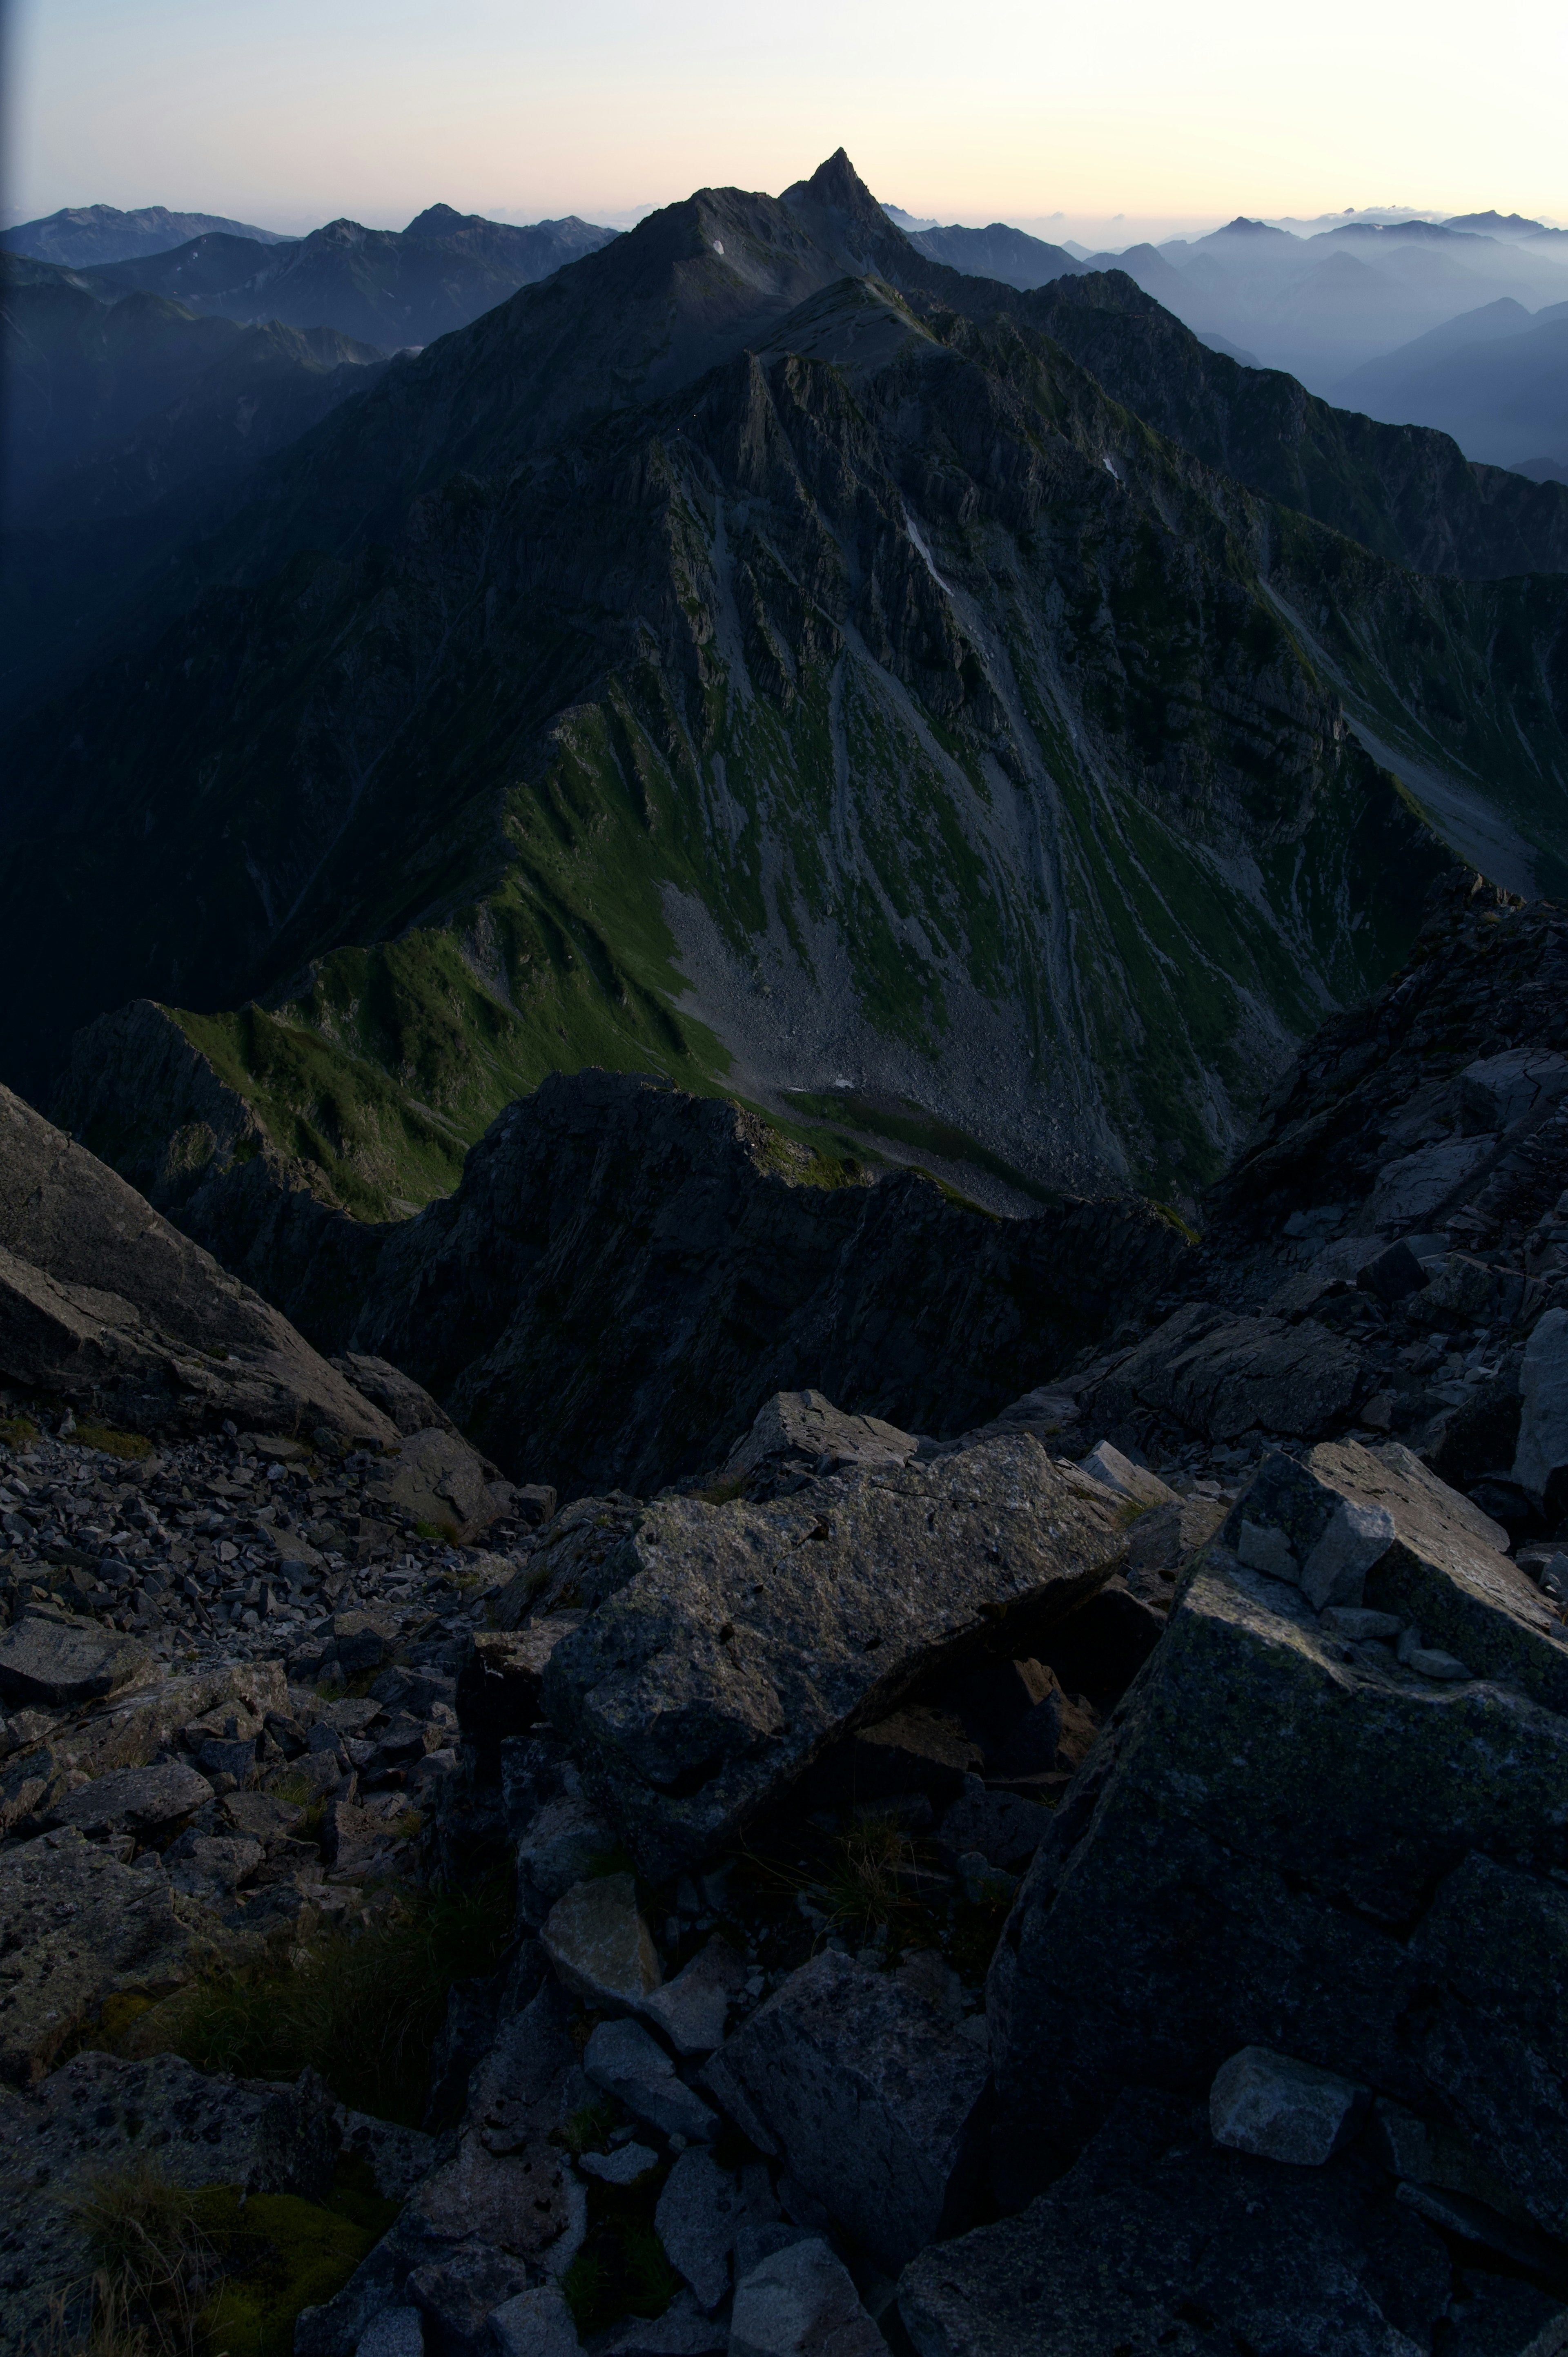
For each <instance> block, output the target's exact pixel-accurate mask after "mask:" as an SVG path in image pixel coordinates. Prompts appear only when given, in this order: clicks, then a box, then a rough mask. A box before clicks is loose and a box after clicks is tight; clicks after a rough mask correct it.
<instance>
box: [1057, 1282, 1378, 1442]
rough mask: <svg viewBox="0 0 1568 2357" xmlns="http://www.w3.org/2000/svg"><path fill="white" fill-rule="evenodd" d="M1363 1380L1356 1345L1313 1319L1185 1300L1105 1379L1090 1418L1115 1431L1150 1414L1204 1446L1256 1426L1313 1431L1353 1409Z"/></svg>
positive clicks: (1272, 1430)
mask: <svg viewBox="0 0 1568 2357" xmlns="http://www.w3.org/2000/svg"><path fill="white" fill-rule="evenodd" d="M1360 1372H1361V1360H1360V1353H1359V1351H1358V1350H1357V1349H1356V1346H1355V1344H1354V1343H1353V1342H1348V1341H1347V1340H1345V1338H1344V1336H1343V1335H1340V1334H1336V1333H1334V1332H1333V1331H1332V1330H1331V1329H1329V1328H1328V1327H1326V1326H1320V1325H1319V1324H1318V1323H1317V1322H1316V1319H1314V1318H1303V1319H1302V1320H1301V1323H1300V1324H1299V1325H1296V1326H1291V1325H1288V1324H1286V1322H1285V1321H1284V1320H1283V1318H1267V1317H1262V1318H1238V1317H1236V1316H1234V1315H1233V1314H1231V1313H1230V1311H1228V1310H1222V1309H1216V1308H1212V1307H1211V1306H1210V1305H1209V1304H1208V1303H1206V1302H1188V1303H1187V1304H1186V1305H1185V1306H1184V1307H1183V1308H1180V1309H1178V1310H1176V1313H1175V1314H1174V1316H1172V1317H1170V1318H1166V1319H1165V1324H1164V1325H1163V1326H1157V1327H1156V1328H1155V1331H1154V1332H1153V1333H1152V1334H1150V1335H1148V1336H1147V1337H1146V1338H1145V1340H1143V1341H1142V1342H1140V1343H1139V1344H1138V1346H1137V1348H1136V1349H1135V1350H1133V1351H1130V1352H1129V1353H1128V1355H1127V1357H1126V1358H1124V1359H1123V1360H1122V1361H1121V1362H1120V1363H1119V1364H1118V1365H1117V1366H1116V1367H1115V1368H1114V1369H1113V1370H1112V1372H1111V1373H1109V1374H1108V1375H1107V1377H1106V1378H1105V1381H1104V1383H1102V1384H1101V1389H1100V1392H1099V1394H1098V1397H1097V1400H1096V1403H1095V1413H1096V1415H1097V1418H1098V1419H1099V1420H1100V1421H1101V1422H1103V1423H1121V1422H1122V1421H1123V1420H1124V1419H1128V1418H1132V1417H1135V1416H1136V1415H1138V1413H1139V1411H1140V1410H1146V1409H1151V1408H1152V1409H1154V1410H1155V1411H1156V1413H1158V1414H1160V1415H1170V1416H1175V1417H1176V1420H1177V1422H1178V1423H1181V1424H1185V1425H1186V1426H1187V1427H1188V1429H1189V1430H1190V1431H1193V1432H1201V1433H1204V1434H1206V1435H1207V1436H1208V1438H1209V1439H1210V1440H1234V1439H1235V1438H1236V1437H1238V1436H1239V1435H1240V1434H1241V1433H1243V1432H1251V1431H1253V1430H1255V1429H1256V1428H1258V1427H1259V1426H1261V1427H1262V1430H1263V1431H1264V1432H1279V1433H1311V1432H1320V1431H1321V1430H1322V1429H1323V1427H1324V1426H1325V1425H1328V1426H1332V1425H1333V1424H1334V1422H1335V1421H1336V1419H1337V1417H1339V1416H1341V1415H1344V1414H1345V1413H1346V1412H1347V1410H1348V1408H1349V1407H1350V1405H1351V1404H1352V1402H1353V1401H1354V1399H1355V1396H1356V1387H1357V1383H1358V1382H1359V1377H1360Z"/></svg>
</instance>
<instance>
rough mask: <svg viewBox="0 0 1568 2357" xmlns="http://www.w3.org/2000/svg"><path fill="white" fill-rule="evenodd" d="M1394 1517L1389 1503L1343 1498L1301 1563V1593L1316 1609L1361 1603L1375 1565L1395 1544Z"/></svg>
mask: <svg viewBox="0 0 1568 2357" xmlns="http://www.w3.org/2000/svg"><path fill="white" fill-rule="evenodd" d="M1393 1536H1394V1518H1393V1516H1392V1515H1391V1513H1390V1512H1389V1510H1388V1508H1387V1507H1386V1506H1368V1505H1361V1504H1359V1503H1358V1502H1357V1501H1356V1500H1354V1499H1353V1498H1342V1499H1341V1500H1340V1501H1339V1503H1338V1504H1337V1506H1336V1507H1335V1509H1334V1512H1333V1513H1332V1514H1331V1515H1330V1516H1329V1519H1328V1523H1327V1527H1326V1529H1325V1531H1324V1533H1323V1535H1322V1537H1321V1538H1320V1539H1319V1540H1318V1542H1317V1544H1316V1546H1315V1547H1314V1548H1313V1549H1312V1551H1311V1553H1310V1554H1309V1555H1308V1556H1307V1557H1306V1560H1305V1563H1304V1564H1303V1565H1302V1566H1301V1579H1300V1583H1299V1584H1300V1587H1301V1592H1302V1594H1303V1595H1304V1596H1305V1598H1306V1600H1307V1602H1308V1603H1309V1604H1310V1605H1311V1606H1312V1607H1313V1609H1314V1610H1315V1611H1318V1612H1321V1611H1322V1610H1323V1608H1324V1606H1325V1605H1326V1604H1348V1605H1358V1604H1359V1603H1360V1601H1361V1598H1362V1595H1363V1593H1364V1591H1365V1588H1366V1585H1367V1574H1368V1573H1369V1571H1370V1569H1371V1568H1372V1566H1373V1565H1374V1564H1375V1563H1377V1562H1379V1561H1380V1559H1381V1557H1382V1556H1384V1555H1387V1553H1388V1551H1389V1548H1390V1547H1391V1545H1392V1544H1393Z"/></svg>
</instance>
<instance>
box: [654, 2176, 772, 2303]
mask: <svg viewBox="0 0 1568 2357" xmlns="http://www.w3.org/2000/svg"><path fill="white" fill-rule="evenodd" d="M747 2215H748V2211H747V2205H746V2199H745V2196H744V2194H743V2192H742V2190H741V2186H740V2181H739V2179H737V2178H735V2177H732V2176H731V2175H730V2173H729V2171H728V2170H727V2169H720V2168H718V2167H717V2165H716V2164H715V2163H714V2160H713V2158H711V2156H710V2155H709V2154H707V2153H706V2152H702V2151H699V2150H696V2149H694V2148H693V2150H691V2151H688V2152H683V2153H682V2155H681V2156H680V2158H679V2159H678V2160H677V2161H676V2163H675V2166H674V2168H673V2169H671V2172H670V2175H669V2178H668V2179H667V2180H666V2183H665V2186H664V2190H663V2191H662V2192H661V2193H660V2196H659V2206H658V2208H657V2209H656V2210H655V2212H654V2213H653V2226H654V2232H655V2233H657V2234H658V2236H659V2239H660V2242H661V2243H662V2244H663V2245H664V2249H665V2253H666V2255H668V2257H669V2259H670V2262H671V2266H675V2267H678V2268H679V2270H680V2272H681V2273H682V2275H683V2276H685V2278H686V2281H687V2282H688V2283H689V2284H690V2285H691V2287H692V2290H693V2294H694V2295H695V2297H696V2299H697V2301H698V2303H699V2305H700V2306H702V2307H703V2308H709V2309H712V2308H717V2306H718V2305H719V2302H720V2301H721V2300H722V2299H723V2298H725V2295H726V2293H727V2292H728V2290H729V2287H730V2264H729V2255H730V2252H731V2250H732V2249H733V2247H734V2244H735V2238H736V2234H737V2233H739V2231H740V2228H741V2227H742V2225H744V2224H745V2223H746V2219H747Z"/></svg>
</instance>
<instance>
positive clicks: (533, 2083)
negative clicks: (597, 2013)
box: [467, 1979, 582, 2154]
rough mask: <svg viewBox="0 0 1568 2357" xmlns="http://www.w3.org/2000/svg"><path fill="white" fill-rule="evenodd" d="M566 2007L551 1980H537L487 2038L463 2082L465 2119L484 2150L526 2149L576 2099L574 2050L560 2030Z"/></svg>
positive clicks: (548, 2131)
mask: <svg viewBox="0 0 1568 2357" xmlns="http://www.w3.org/2000/svg"><path fill="white" fill-rule="evenodd" d="M570 2010H571V2007H570V2001H569V1999H567V1998H566V1997H565V1996H563V1994H562V1992H561V1991H560V1990H559V1989H558V1988H557V1987H556V1986H555V1985H554V1983H553V1981H550V1980H548V1979H544V1980H542V1982H541V1984H540V1986H539V1987H538V1988H537V1989H536V1990H535V1991H534V1992H533V1995H532V1996H531V1997H530V1998H529V2000H528V2002H527V2004H526V2005H523V2006H521V2007H519V2008H518V2009H517V2010H516V2011H515V2012H512V2013H509V2014H508V2015H506V2016H505V2017H504V2018H503V2019H502V2020H501V2021H500V2023H499V2027H498V2028H497V2029H495V2031H494V2033H493V2036H492V2038H491V2039H490V2040H489V2041H488V2044H489V2051H488V2052H487V2053H486V2054H485V2055H484V2056H483V2058H482V2059H481V2060H480V2061H479V2062H478V2066H477V2068H476V2069H475V2070H474V2071H473V2073H472V2077H471V2081H470V2083H469V2091H468V2110H467V2126H468V2128H469V2130H470V2132H471V2133H473V2134H476V2135H478V2137H479V2140H480V2141H481V2143H482V2144H484V2145H485V2146H486V2147H487V2148H488V2150H489V2151H491V2152H494V2153H501V2154H504V2153H515V2152H525V2151H527V2150H529V2149H530V2148H531V2147H532V2146H533V2145H535V2144H536V2143H537V2142H538V2141H539V2139H540V2138H541V2137H548V2136H550V2135H551V2134H552V2133H553V2131H554V2130H555V2129H556V2128H557V2127H559V2126H560V2125H561V2122H562V2120H563V2118H564V2116H565V2114H566V2112H567V2111H568V2109H570V2108H571V2107H572V2105H573V2104H574V2103H575V2102H576V2101H579V2100H580V2095H579V2094H578V2093H576V2091H577V2090H580V2089H581V2086H582V2077H581V2073H580V2072H579V2071H578V2068H577V2050H576V2048H575V2046H574V2045H573V2043H572V2041H571V2039H570V2038H569V2037H568V2036H567V2034H566V2024H567V2021H568V2019H569V2018H570Z"/></svg>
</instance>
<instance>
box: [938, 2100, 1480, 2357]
mask: <svg viewBox="0 0 1568 2357" xmlns="http://www.w3.org/2000/svg"><path fill="white" fill-rule="evenodd" d="M1385 2187H1386V2179H1384V2178H1383V2177H1382V2175H1381V2172H1380V2171H1379V2170H1377V2169H1373V2168H1371V2167H1369V2165H1368V2164H1366V2163H1365V2162H1361V2163H1358V2162H1357V2160H1356V2159H1355V2158H1353V2157H1352V2156H1351V2155H1349V2154H1347V2155H1345V2156H1344V2157H1343V2158H1341V2159H1339V2160H1337V2161H1336V2162H1334V2163H1332V2164H1331V2165H1330V2166H1329V2167H1328V2168H1326V2169H1315V2170H1312V2171H1310V2172H1308V2171H1305V2170H1302V2169H1281V2168H1280V2167H1279V2166H1278V2165H1277V2164H1276V2163H1275V2162H1273V2161H1269V2160H1259V2159H1255V2158H1251V2156H1250V2155H1247V2154H1243V2153H1240V2152H1230V2151H1226V2150H1224V2149H1223V2148H1221V2147H1217V2146H1216V2145H1215V2144H1214V2143H1213V2142H1212V2141H1211V2139H1210V2137H1209V2135H1208V2121H1207V2120H1206V2118H1205V2116H1204V2113H1203V2107H1202V2105H1201V2104H1198V2103H1187V2102H1184V2101H1182V2100H1181V2099H1179V2098H1176V2097H1171V2096H1168V2095H1158V2094H1151V2093H1145V2092H1144V2091H1142V2090H1139V2091H1130V2092H1129V2093H1126V2094H1124V2095H1123V2096H1122V2098H1121V2099H1120V2100H1119V2101H1118V2102H1117V2104H1115V2106H1114V2107H1113V2109H1112V2115H1111V2117H1110V2118H1109V2120H1108V2121H1107V2123H1106V2125H1105V2126H1104V2127H1103V2128H1102V2129H1101V2132H1100V2133H1099V2135H1097V2136H1096V2137H1095V2138H1094V2140H1093V2141H1092V2143H1091V2144H1090V2146H1089V2147H1088V2148H1087V2150H1086V2151H1085V2152H1084V2153H1083V2154H1082V2155H1081V2157H1080V2158H1079V2160H1078V2161H1077V2163H1076V2164H1075V2166H1074V2167H1073V2168H1072V2169H1070V2170H1069V2172H1068V2173H1067V2175H1066V2176H1065V2177H1063V2178H1062V2179H1060V2180H1059V2181H1058V2183H1057V2184H1056V2185H1054V2186H1053V2187H1052V2188H1051V2190H1049V2191H1048V2192H1047V2193H1045V2194H1043V2195H1041V2196H1040V2198H1039V2199H1038V2200H1036V2201H1033V2202H1032V2203H1031V2204H1030V2205H1029V2207H1028V2208H1027V2209H1026V2210H1025V2211H1024V2212H1022V2214H1021V2215H1020V2216H1017V2217H1012V2218H1004V2219H1003V2220H1002V2221H1000V2222H998V2223H997V2224H995V2225H991V2226H982V2227H980V2228H978V2229H977V2230H976V2231H975V2232H974V2233H970V2234H965V2235H963V2236H962V2237H961V2239H960V2240H959V2241H957V2242H950V2243H942V2244H937V2245H936V2246H935V2247H933V2248H932V2249H929V2250H927V2251H923V2252H922V2253H921V2254H920V2255H919V2256H918V2258H917V2259H916V2260H915V2261H914V2263H913V2264H912V2265H911V2266H908V2267H906V2268H905V2270H904V2273H903V2275H902V2276H900V2278H899V2283H898V2313H899V2316H900V2318H901V2319H902V2321H903V2323H904V2326H905V2329H906V2330H907V2331H908V2335H909V2338H910V2340H911V2341H912V2342H913V2343H914V2346H915V2348H916V2350H917V2351H918V2352H919V2357H1111V2352H1136V2357H1145V2352H1147V2357H1155V2352H1159V2351H1166V2352H1169V2351H1176V2352H1182V2357H1235V2352H1238V2351H1240V2350H1248V2351H1256V2352H1260V2357H1262V2352H1267V2357H1316V2352H1329V2351H1332V2352H1333V2357H1415V2352H1417V2351H1425V2350H1430V2349H1432V2348H1433V2347H1434V2340H1433V2332H1434V2326H1439V2325H1440V2319H1443V2317H1444V2313H1445V2311H1446V2309H1447V2306H1448V2299H1449V2287H1450V2268H1449V2263H1448V2255H1447V2253H1446V2251H1445V2250H1444V2246H1443V2244H1442V2243H1441V2242H1440V2241H1439V2239H1438V2237H1437V2235H1436V2234H1435V2233H1434V2232H1433V2231H1432V2229H1431V2228H1430V2227H1429V2226H1427V2225H1425V2224H1424V2223H1423V2222H1422V2221H1421V2220H1420V2219H1419V2218H1417V2217H1415V2216H1413V2215H1412V2212H1410V2211H1408V2210H1402V2209H1401V2206H1400V2205H1399V2204H1398V2203H1397V2202H1391V2201H1389V2200H1388V2199H1387V2195H1386V2190H1385ZM1444 2345H1446V2344H1444ZM1520 2357H1523V2352H1522V2351H1521V2352H1520Z"/></svg>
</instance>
